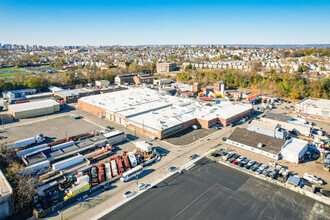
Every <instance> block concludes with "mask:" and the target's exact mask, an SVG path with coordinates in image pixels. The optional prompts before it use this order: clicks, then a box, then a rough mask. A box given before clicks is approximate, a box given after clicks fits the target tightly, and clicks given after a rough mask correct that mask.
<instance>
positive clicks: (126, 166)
mask: <svg viewBox="0 0 330 220" xmlns="http://www.w3.org/2000/svg"><path fill="white" fill-rule="evenodd" d="M122 157H123V161H124V165H125V170H129V169H130V168H131V165H130V163H129V159H128V155H127V154H126V152H124V154H123V156H122Z"/></svg>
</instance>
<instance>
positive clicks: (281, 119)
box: [264, 112, 291, 122]
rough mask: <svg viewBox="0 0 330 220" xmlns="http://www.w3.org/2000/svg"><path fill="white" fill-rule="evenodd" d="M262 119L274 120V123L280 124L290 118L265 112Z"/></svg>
mask: <svg viewBox="0 0 330 220" xmlns="http://www.w3.org/2000/svg"><path fill="white" fill-rule="evenodd" d="M264 117H265V118H269V119H273V120H276V121H282V122H287V121H289V120H290V119H291V117H289V116H286V115H281V114H275V113H272V112H267V113H266V115H265V116H264Z"/></svg>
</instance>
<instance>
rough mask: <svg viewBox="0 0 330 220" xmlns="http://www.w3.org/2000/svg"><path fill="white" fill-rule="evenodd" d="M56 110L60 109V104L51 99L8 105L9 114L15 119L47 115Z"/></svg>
mask: <svg viewBox="0 0 330 220" xmlns="http://www.w3.org/2000/svg"><path fill="white" fill-rule="evenodd" d="M57 111H60V104H59V103H58V102H56V101H55V100H51V99H47V100H41V101H36V102H27V103H21V104H15V105H9V106H8V112H9V114H11V115H12V116H13V117H14V118H15V119H20V118H29V117H35V116H40V115H49V114H53V113H54V112H57Z"/></svg>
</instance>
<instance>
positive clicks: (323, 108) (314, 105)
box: [296, 98, 330, 121]
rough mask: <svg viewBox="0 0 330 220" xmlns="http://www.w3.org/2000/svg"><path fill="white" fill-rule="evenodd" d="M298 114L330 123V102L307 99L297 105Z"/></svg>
mask: <svg viewBox="0 0 330 220" xmlns="http://www.w3.org/2000/svg"><path fill="white" fill-rule="evenodd" d="M296 112H297V113H300V114H304V115H307V116H312V117H315V118H319V119H323V120H326V121H330V100H327V99H316V98H306V99H304V100H302V101H300V102H298V103H297V104H296Z"/></svg>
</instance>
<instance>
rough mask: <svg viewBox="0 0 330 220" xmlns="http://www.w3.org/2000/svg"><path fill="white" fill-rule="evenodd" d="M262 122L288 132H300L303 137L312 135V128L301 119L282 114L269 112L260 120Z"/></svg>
mask: <svg viewBox="0 0 330 220" xmlns="http://www.w3.org/2000/svg"><path fill="white" fill-rule="evenodd" d="M260 121H262V122H265V123H271V124H274V125H280V126H281V128H283V129H285V130H287V131H293V130H296V131H299V133H301V134H302V135H305V136H309V135H310V134H311V129H312V126H311V125H310V124H308V123H307V121H303V120H301V119H297V118H292V117H289V116H286V115H282V114H275V113H271V112H267V113H266V114H265V116H263V117H261V118H260Z"/></svg>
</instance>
